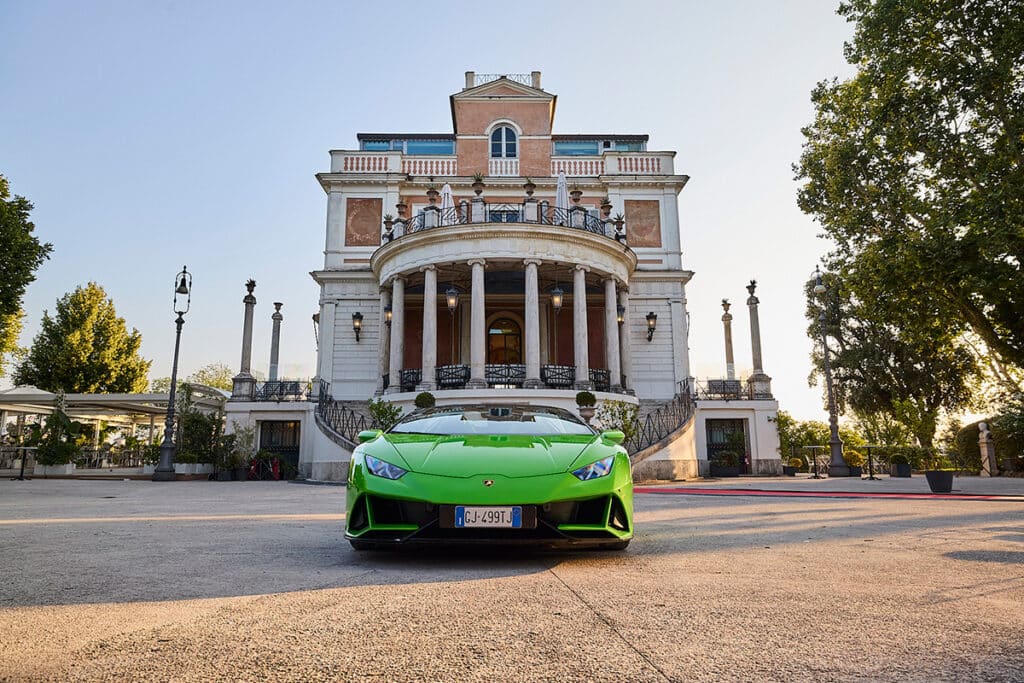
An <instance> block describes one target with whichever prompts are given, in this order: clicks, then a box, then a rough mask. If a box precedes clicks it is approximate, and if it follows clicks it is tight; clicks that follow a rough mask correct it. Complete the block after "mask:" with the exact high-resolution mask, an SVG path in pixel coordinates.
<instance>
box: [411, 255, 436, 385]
mask: <svg viewBox="0 0 1024 683" xmlns="http://www.w3.org/2000/svg"><path fill="white" fill-rule="evenodd" d="M421 270H422V271H423V362H422V363H421V366H422V369H421V374H422V377H421V379H420V384H419V386H417V387H416V389H417V390H418V391H432V390H433V389H434V368H436V367H437V269H436V268H435V267H434V266H424V267H423V268H422V269H421Z"/></svg>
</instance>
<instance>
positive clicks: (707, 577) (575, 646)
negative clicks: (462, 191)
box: [0, 477, 1024, 681]
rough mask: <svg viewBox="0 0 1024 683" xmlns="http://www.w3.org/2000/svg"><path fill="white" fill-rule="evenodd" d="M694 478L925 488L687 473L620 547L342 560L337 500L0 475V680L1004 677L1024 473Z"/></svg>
mask: <svg viewBox="0 0 1024 683" xmlns="http://www.w3.org/2000/svg"><path fill="white" fill-rule="evenodd" d="M997 482H998V483H997ZM873 486H874V487H878V488H877V489H872V488H870V487H873ZM716 487H718V488H719V489H721V488H723V487H724V488H729V489H733V490H736V489H741V488H743V487H754V488H758V489H763V490H771V489H774V490H776V491H778V490H786V489H791V490H801V491H818V492H824V493H828V492H830V491H836V490H847V491H872V490H880V489H884V491H882V492H899V491H897V489H900V488H904V489H906V488H907V487H913V490H906V491H903V492H906V493H914V492H921V493H924V492H926V491H927V486H926V485H925V484H924V481H923V478H922V477H914V478H913V479H912V480H910V481H909V482H908V481H902V482H900V481H896V480H891V481H890V480H884V481H881V482H866V481H853V480H848V481H841V480H832V481H829V480H824V481H822V480H808V479H806V478H804V477H800V478H796V479H789V480H785V479H782V478H779V479H768V480H764V479H740V480H732V481H724V480H722V481H719V482H710V483H696V482H695V483H687V484H682V485H676V486H673V487H667V488H668V489H672V490H673V491H677V492H670V493H669V492H661V493H642V494H638V496H637V501H636V509H637V515H636V522H637V537H636V539H635V540H634V541H633V544H632V545H631V546H630V547H629V549H628V550H627V551H625V552H608V553H604V552H584V553H576V554H573V553H526V552H523V551H514V552H500V551H491V552H483V551H467V550H460V551H440V552H430V553H424V552H422V551H417V552H398V553H356V552H355V551H353V550H351V549H350V548H349V546H348V545H347V544H346V543H345V542H344V540H343V537H342V524H343V515H342V510H343V507H344V505H343V504H344V489H343V488H341V487H337V486H309V485H300V484H287V483H280V482H245V483H241V482H223V483H217V482H199V481H196V482H176V483H168V484H155V483H152V482H143V481H72V480H43V479H36V480H33V481H29V482H12V481H7V480H4V481H2V482H0V569H2V572H3V574H2V580H0V634H2V641H0V680H5V681H6V680H11V681H21V680H62V681H63V680H175V681H200V680H221V679H230V680H245V681H247V680H261V681H266V680H294V681H308V680H360V681H362V680H368V681H461V680H469V681H505V680H508V681H567V680H591V681H688V680H725V681H731V680H735V681H762V680H784V681H804V680H806V681H812V680H813V681H823V680H851V681H861V680H894V681H896V680H898V681H937V680H971V681H974V680H982V681H1014V680H1016V681H1019V680H1022V679H1024V647H1022V645H1021V643H1024V607H1022V606H1024V480H987V481H986V480H979V479H967V478H964V479H958V480H957V484H955V485H954V489H960V490H962V491H964V492H965V493H977V494H985V493H995V494H1000V495H1004V496H1007V497H1004V498H997V499H995V500H977V499H972V500H934V499H928V498H905V499H896V498H874V497H866V498H839V497H835V498H833V497H820V498H794V497H779V496H765V495H761V494H760V493H759V492H758V491H746V492H743V491H740V493H741V494H742V495H734V494H729V495H717V494H716V495H707V493H704V494H701V493H700V492H701V491H704V492H708V491H711V490H713V489H715V488H716ZM658 488H659V490H661V491H665V490H666V487H658ZM918 489H920V490H919V491H918ZM719 493H721V491H719Z"/></svg>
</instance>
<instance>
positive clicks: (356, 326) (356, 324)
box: [352, 311, 363, 341]
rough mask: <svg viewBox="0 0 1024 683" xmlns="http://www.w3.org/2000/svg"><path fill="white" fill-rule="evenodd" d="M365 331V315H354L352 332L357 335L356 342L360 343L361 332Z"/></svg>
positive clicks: (358, 313)
mask: <svg viewBox="0 0 1024 683" xmlns="http://www.w3.org/2000/svg"><path fill="white" fill-rule="evenodd" d="M362 329H363V314H362V313H360V312H359V311H356V312H355V313H353V314H352V331H353V332H355V333H356V341H359V332H360V331H361V330H362Z"/></svg>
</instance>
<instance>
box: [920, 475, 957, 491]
mask: <svg viewBox="0 0 1024 683" xmlns="http://www.w3.org/2000/svg"><path fill="white" fill-rule="evenodd" d="M924 476H925V478H926V479H927V480H928V488H930V489H931V490H932V493H951V492H952V491H953V470H926V471H925V473H924Z"/></svg>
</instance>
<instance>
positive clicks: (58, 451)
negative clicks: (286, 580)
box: [27, 407, 81, 475]
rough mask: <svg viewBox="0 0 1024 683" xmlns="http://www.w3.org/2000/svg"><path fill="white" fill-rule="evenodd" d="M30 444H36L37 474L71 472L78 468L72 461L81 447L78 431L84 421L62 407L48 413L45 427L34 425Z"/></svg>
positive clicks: (30, 434) (44, 422)
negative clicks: (69, 415) (76, 420)
mask: <svg viewBox="0 0 1024 683" xmlns="http://www.w3.org/2000/svg"><path fill="white" fill-rule="evenodd" d="M29 429H30V430H31V431H30V433H29V437H28V441H27V443H28V445H29V446H35V447H36V450H35V461H36V468H35V470H34V472H35V473H36V474H42V475H49V474H57V475H60V474H71V473H72V472H74V470H75V465H74V463H73V462H72V461H73V460H74V459H75V456H77V455H78V453H79V451H80V450H81V447H80V446H79V445H78V435H79V433H80V431H81V425H80V424H79V423H77V422H74V421H73V420H72V419H71V418H69V417H68V416H67V414H65V413H64V411H63V410H62V409H61V408H60V407H58V408H57V409H56V410H54V411H53V412H52V413H50V414H49V415H47V416H46V419H45V420H44V421H43V425H42V427H40V426H39V425H32V426H31V427H30V428H29Z"/></svg>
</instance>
